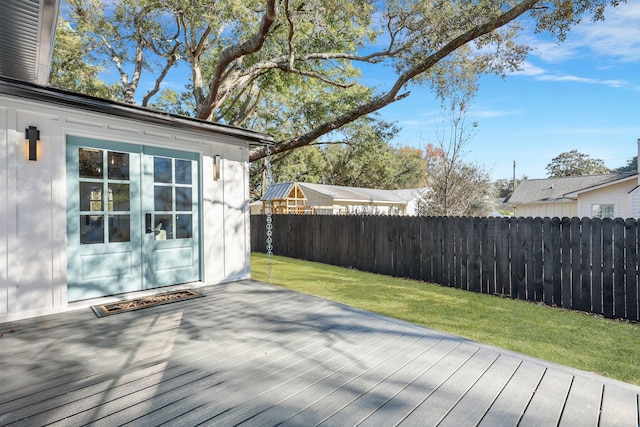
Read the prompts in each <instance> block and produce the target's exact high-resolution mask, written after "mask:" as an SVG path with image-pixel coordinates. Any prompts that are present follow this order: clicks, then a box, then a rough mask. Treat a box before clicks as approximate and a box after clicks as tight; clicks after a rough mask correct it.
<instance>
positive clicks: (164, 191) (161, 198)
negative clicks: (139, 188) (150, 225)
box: [154, 185, 173, 211]
mask: <svg viewBox="0 0 640 427" xmlns="http://www.w3.org/2000/svg"><path fill="white" fill-rule="evenodd" d="M171 190H172V187H164V186H162V187H161V186H158V185H156V186H155V187H154V206H155V207H154V209H155V210H156V211H170V210H172V208H173V206H172V199H171Z"/></svg>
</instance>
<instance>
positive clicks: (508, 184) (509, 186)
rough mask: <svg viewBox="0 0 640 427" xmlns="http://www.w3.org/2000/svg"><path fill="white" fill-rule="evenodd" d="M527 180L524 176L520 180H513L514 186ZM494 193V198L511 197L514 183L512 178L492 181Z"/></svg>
mask: <svg viewBox="0 0 640 427" xmlns="http://www.w3.org/2000/svg"><path fill="white" fill-rule="evenodd" d="M526 179H529V178H528V177H527V176H526V175H523V176H522V178H520V179H518V178H516V180H515V186H516V187H517V186H518V185H519V184H520V183H521V182H522V181H524V180H526ZM493 187H494V191H495V195H496V197H500V198H505V197H509V196H511V194H512V193H513V187H514V181H513V178H511V179H506V178H500V179H497V180H495V181H494V183H493Z"/></svg>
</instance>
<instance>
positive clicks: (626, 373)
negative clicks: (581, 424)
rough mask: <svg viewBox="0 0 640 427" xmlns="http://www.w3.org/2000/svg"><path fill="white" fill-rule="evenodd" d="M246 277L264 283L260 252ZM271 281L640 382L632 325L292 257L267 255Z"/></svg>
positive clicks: (637, 335)
mask: <svg viewBox="0 0 640 427" xmlns="http://www.w3.org/2000/svg"><path fill="white" fill-rule="evenodd" d="M251 274H252V277H253V278H254V279H256V280H261V281H265V282H266V281H268V280H267V258H266V255H265V254H261V253H253V254H252V256H251ZM272 283H273V284H275V285H279V286H282V287H285V288H289V289H293V290H297V291H300V292H305V293H308V294H312V295H316V296H319V297H322V298H326V299H329V300H333V301H337V302H341V303H344V304H348V305H351V306H354V307H358V308H362V309H365V310H369V311H373V312H376V313H380V314H384V315H387V316H391V317H395V318H398V319H402V320H406V321H409V322H413V323H416V324H419V325H423V326H427V327H429V328H433V329H437V330H440V331H444V332H448V333H451V334H455V335H459V336H462V337H465V338H469V339H472V340H475V341H479V342H483V343H486V344H491V345H495V346H498V347H502V348H505V349H508V350H512V351H517V352H520V353H524V354H528V355H531V356H534V357H538V358H541V359H545V360H549V361H552V362H557V363H561V364H563V365H567V366H572V367H574V368H578V369H582V370H585V371H591V372H595V373H597V374H601V375H605V376H608V377H611V378H615V379H618V380H621V381H626V382H629V383H633V384H638V385H640V352H638V351H637V345H638V342H640V325H637V324H630V323H626V322H620V321H615V320H610V319H604V318H601V317H598V316H591V315H587V314H584V313H577V312H572V311H568V310H562V309H558V308H553V307H547V306H543V305H539V304H533V303H528V302H524V301H518V300H512V299H509V298H500V297H495V296H488V295H482V294H477V293H473V292H466V291H461V290H458V289H453V288H447V287H443V286H437V285H432V284H428V283H424V282H418V281H414V280H406V279H398V278H393V277H389V276H382V275H378V274H372V273H364V272H361V271H355V270H350V269H345V268H340V267H334V266H329V265H326V264H318V263H313V262H309V261H301V260H296V259H292V258H283V257H274V258H273V274H272Z"/></svg>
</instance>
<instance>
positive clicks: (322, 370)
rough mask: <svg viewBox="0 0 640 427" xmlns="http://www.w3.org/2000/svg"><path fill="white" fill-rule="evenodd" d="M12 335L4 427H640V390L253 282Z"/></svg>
mask: <svg viewBox="0 0 640 427" xmlns="http://www.w3.org/2000/svg"><path fill="white" fill-rule="evenodd" d="M203 291H204V293H205V294H206V296H205V297H203V298H197V299H193V300H189V301H184V302H179V303H174V304H168V305H163V306H157V307H152V308H146V309H144V310H139V311H134V312H127V313H121V314H118V315H114V316H107V317H103V318H96V317H95V316H94V315H93V313H91V312H90V311H89V310H88V309H85V310H79V311H71V312H67V313H62V314H59V315H53V316H44V317H41V318H37V319H29V320H25V321H17V322H11V323H5V324H0V333H2V334H3V335H2V336H1V337H0V362H1V363H2V364H3V366H5V367H7V366H10V367H11V369H2V370H0V426H5V425H11V426H34V425H45V424H46V425H57V426H76V425H85V424H87V425H93V426H113V425H131V426H139V425H154V426H155V425H181V426H182V425H184V426H191V425H198V424H202V425H220V426H227V425H245V426H269V425H279V424H284V425H292V426H299V425H317V424H321V425H324V426H349V425H372V426H380V425H396V424H399V423H403V424H406V425H426V426H429V425H441V426H454V425H457V426H464V425H489V426H496V425H507V426H515V425H567V426H573V425H581V426H582V425H585V426H586V425H594V426H598V425H601V426H608V425H612V426H627V425H629V426H637V425H638V420H639V409H638V396H639V395H640V387H637V386H634V385H630V384H625V383H621V382H618V381H614V380H611V379H608V378H604V377H601V376H597V375H594V374H591V373H587V372H582V371H578V370H575V369H571V368H566V367H563V366H560V365H557V364H553V363H548V362H544V361H541V360H538V359H534V358H531V357H527V356H523V355H519V354H516V353H513V352H508V351H504V350H501V349H499V348H495V347H491V346H487V345H483V344H480V343H475V342H473V341H469V340H466V339H463V338H459V337H455V336H452V335H448V334H443V333H440V332H438V331H433V330H430V329H428V328H423V327H419V326H416V325H412V324H410V323H407V322H402V321H398V320H394V319H390V318H387V317H384V316H379V315H376V314H372V313H368V312H366V311H363V310H358V309H354V308H350V307H347V306H344V305H341V304H336V303H333V302H329V301H326V300H323V299H319V298H315V297H311V296H308V295H303V294H300V293H296V292H292V291H288V290H285V289H282V288H279V287H275V286H272V285H267V284H264V283H260V282H256V281H251V280H246V281H239V282H235V283H229V284H224V285H216V286H211V287H208V288H204V289H203Z"/></svg>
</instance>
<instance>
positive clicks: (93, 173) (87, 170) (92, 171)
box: [78, 148, 103, 178]
mask: <svg viewBox="0 0 640 427" xmlns="http://www.w3.org/2000/svg"><path fill="white" fill-rule="evenodd" d="M78 163H79V164H78V166H79V171H80V178H102V175H103V174H102V150H96V149H92V148H79V149H78Z"/></svg>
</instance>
